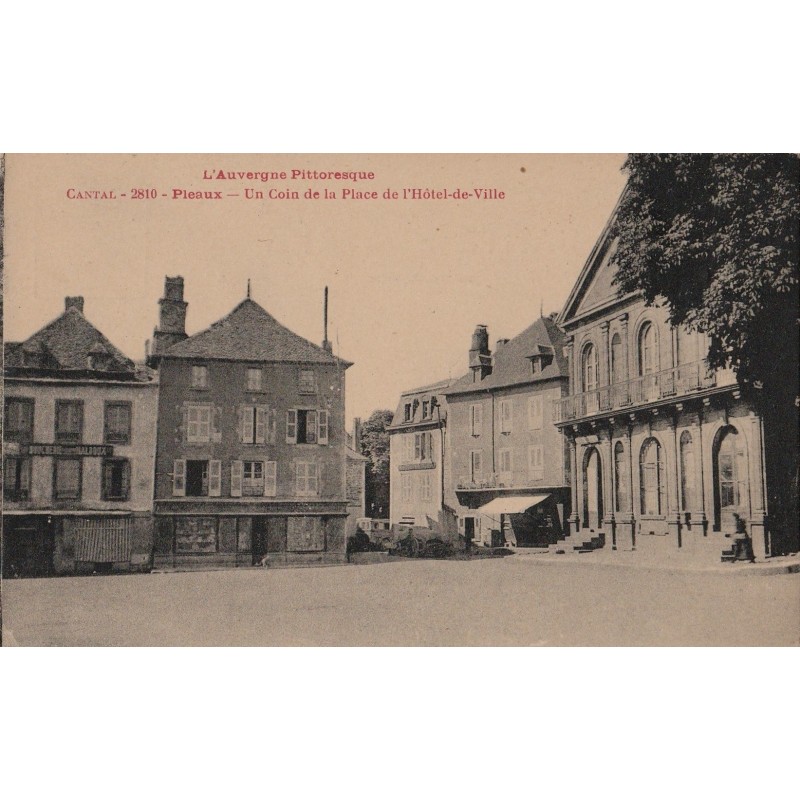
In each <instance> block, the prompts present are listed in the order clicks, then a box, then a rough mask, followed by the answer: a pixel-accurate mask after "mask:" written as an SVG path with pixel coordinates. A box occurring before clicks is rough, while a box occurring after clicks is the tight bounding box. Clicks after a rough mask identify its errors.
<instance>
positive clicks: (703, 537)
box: [555, 215, 794, 561]
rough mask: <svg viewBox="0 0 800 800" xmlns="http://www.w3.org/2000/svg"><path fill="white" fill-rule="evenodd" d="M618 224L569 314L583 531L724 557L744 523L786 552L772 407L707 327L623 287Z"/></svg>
mask: <svg viewBox="0 0 800 800" xmlns="http://www.w3.org/2000/svg"><path fill="white" fill-rule="evenodd" d="M612 221H613V215H612ZM610 228H611V221H609V223H608V224H607V226H606V228H605V230H604V231H603V233H602V235H601V237H600V239H599V241H598V242H597V244H596V245H595V247H594V249H593V250H592V252H591V254H590V256H589V258H588V260H587V262H586V264H585V266H584V268H583V270H582V272H581V274H580V276H579V278H578V281H577V283H576V285H575V286H574V288H573V290H572V293H571V294H570V296H569V298H568V300H567V303H566V305H565V307H564V309H563V311H562V313H561V315H560V317H559V323H560V324H561V326H562V327H563V329H564V331H565V332H566V335H567V345H566V352H567V355H568V360H569V370H570V372H569V374H570V395H569V396H568V397H565V398H563V399H561V400H559V401H557V402H556V404H555V420H556V424H557V425H558V426H559V428H560V429H561V430H562V431H563V432H564V434H565V435H566V438H567V441H568V443H569V448H570V451H571V459H570V463H571V469H572V481H571V486H572V515H571V517H570V527H571V530H572V532H573V533H575V534H579V535H580V536H581V537H582V538H587V534H591V535H597V536H598V538H600V539H601V540H602V541H603V546H604V547H605V548H607V549H614V550H636V551H638V552H640V553H643V554H649V555H652V556H654V557H656V558H662V557H669V556H670V555H671V554H674V555H678V554H680V555H681V556H684V557H687V558H694V559H699V560H710V561H719V560H720V558H721V557H722V556H723V554H724V553H725V552H726V551H727V552H728V554H729V555H730V554H731V551H732V544H733V541H732V540H734V539H736V538H737V537H742V536H744V535H746V536H747V537H748V538H749V539H750V542H751V545H752V549H753V553H754V555H755V557H756V559H763V558H766V557H768V556H770V555H775V554H777V553H778V552H780V550H781V547H780V546H779V544H778V542H777V541H773V537H772V533H771V531H770V528H769V522H768V509H767V492H766V478H765V469H764V428H763V425H764V423H763V420H762V418H761V416H760V415H759V414H758V412H757V410H756V409H755V407H754V405H753V404H752V403H750V402H748V401H747V399H746V397H745V396H744V393H743V389H742V388H741V387H740V386H739V384H738V383H737V381H736V377H735V375H734V373H733V372H732V371H730V370H712V369H710V368H709V367H708V365H707V363H706V360H705V355H706V353H707V347H708V343H707V340H706V338H705V336H704V335H703V334H700V333H693V332H689V331H687V330H686V329H684V328H683V327H680V328H674V327H672V326H671V325H670V324H669V323H668V320H667V311H666V309H665V308H664V307H659V306H651V307H648V306H646V305H645V303H644V301H643V300H642V298H641V297H639V296H638V295H628V296H623V297H620V296H619V294H618V291H617V288H616V285H615V284H614V275H615V269H614V268H613V267H612V266H611V264H610V260H611V257H612V255H613V252H614V241H613V240H612V238H611V236H610V233H609V231H610ZM792 446H794V445H793V444H792Z"/></svg>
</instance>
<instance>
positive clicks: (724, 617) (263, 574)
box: [3, 557, 800, 646]
mask: <svg viewBox="0 0 800 800" xmlns="http://www.w3.org/2000/svg"><path fill="white" fill-rule="evenodd" d="M3 624H4V644H6V645H14V644H17V645H142V646H148V645H199V644H208V645H436V644H446V645H478V644H484V645H636V644H640V645H656V644H661V645H704V644H708V645H796V644H798V642H800V575H797V574H792V575H763V574H762V575H759V574H754V573H752V572H751V573H747V572H744V571H739V572H736V573H730V574H725V573H719V572H706V573H703V572H694V573H690V572H681V571H677V570H664V569H661V570H659V569H647V568H642V567H637V568H625V567H611V566H606V565H602V564H598V565H592V564H584V563H564V564H552V563H551V564H542V563H536V561H535V560H522V559H520V560H515V559H514V558H513V557H512V558H507V559H487V560H474V561H399V562H393V563H389V564H377V565H369V566H340V567H328V568H317V569H275V570H239V571H236V570H229V571H219V572H194V573H165V574H153V575H126V576H103V577H100V576H97V577H85V578H53V579H42V580H39V579H31V580H9V581H5V582H4V584H3Z"/></svg>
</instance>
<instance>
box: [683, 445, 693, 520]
mask: <svg viewBox="0 0 800 800" xmlns="http://www.w3.org/2000/svg"><path fill="white" fill-rule="evenodd" d="M694 504H695V472H694V442H693V441H692V434H691V433H689V431H684V432H683V433H682V434H681V507H682V508H683V510H684V511H691V510H692V509H693V508H694V507H695V505H694Z"/></svg>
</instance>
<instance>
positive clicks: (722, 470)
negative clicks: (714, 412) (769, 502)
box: [714, 425, 750, 533]
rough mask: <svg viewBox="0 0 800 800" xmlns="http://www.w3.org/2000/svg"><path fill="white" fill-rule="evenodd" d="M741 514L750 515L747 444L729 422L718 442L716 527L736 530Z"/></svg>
mask: <svg viewBox="0 0 800 800" xmlns="http://www.w3.org/2000/svg"><path fill="white" fill-rule="evenodd" d="M737 516H738V517H740V518H741V519H742V520H745V519H747V517H749V516H750V483H749V480H748V477H747V445H746V444H745V440H744V436H742V434H741V433H739V432H738V431H737V430H736V428H734V427H733V426H732V425H726V426H725V427H724V428H721V429H720V431H719V432H718V433H717V436H716V439H715V442H714V528H715V529H717V530H721V531H722V532H723V533H736V517H737Z"/></svg>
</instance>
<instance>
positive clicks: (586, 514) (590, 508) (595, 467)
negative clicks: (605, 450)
mask: <svg viewBox="0 0 800 800" xmlns="http://www.w3.org/2000/svg"><path fill="white" fill-rule="evenodd" d="M602 524H603V467H602V464H601V462H600V453H598V452H597V449H596V448H594V447H592V448H590V449H589V451H588V452H587V453H586V456H585V458H584V460H583V527H584V528H590V529H592V530H598V529H599V528H600V527H601V526H602Z"/></svg>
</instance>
